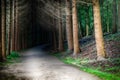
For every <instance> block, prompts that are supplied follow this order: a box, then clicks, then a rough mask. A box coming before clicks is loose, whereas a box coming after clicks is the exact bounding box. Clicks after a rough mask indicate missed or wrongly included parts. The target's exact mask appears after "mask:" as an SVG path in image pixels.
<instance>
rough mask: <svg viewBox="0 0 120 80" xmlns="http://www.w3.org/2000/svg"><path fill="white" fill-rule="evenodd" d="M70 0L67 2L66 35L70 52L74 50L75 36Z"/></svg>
mask: <svg viewBox="0 0 120 80" xmlns="http://www.w3.org/2000/svg"><path fill="white" fill-rule="evenodd" d="M70 6H71V5H70V0H66V34H67V42H68V50H70V51H71V50H73V35H72V16H71V11H70V10H71V9H70Z"/></svg>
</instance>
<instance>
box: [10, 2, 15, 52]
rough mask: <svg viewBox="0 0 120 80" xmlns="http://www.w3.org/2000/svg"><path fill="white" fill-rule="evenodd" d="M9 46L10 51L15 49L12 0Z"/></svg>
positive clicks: (12, 3)
mask: <svg viewBox="0 0 120 80" xmlns="http://www.w3.org/2000/svg"><path fill="white" fill-rule="evenodd" d="M11 5H12V6H11V47H10V51H14V50H15V30H14V27H15V26H14V7H15V6H14V0H13V1H12V2H11Z"/></svg>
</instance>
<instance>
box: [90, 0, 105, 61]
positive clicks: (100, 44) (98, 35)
mask: <svg viewBox="0 0 120 80" xmlns="http://www.w3.org/2000/svg"><path fill="white" fill-rule="evenodd" d="M92 1H93V12H94V28H95V40H96V48H97V56H98V59H104V58H105V56H106V52H105V47H104V39H103V32H102V25H101V16H100V5H99V0H92Z"/></svg>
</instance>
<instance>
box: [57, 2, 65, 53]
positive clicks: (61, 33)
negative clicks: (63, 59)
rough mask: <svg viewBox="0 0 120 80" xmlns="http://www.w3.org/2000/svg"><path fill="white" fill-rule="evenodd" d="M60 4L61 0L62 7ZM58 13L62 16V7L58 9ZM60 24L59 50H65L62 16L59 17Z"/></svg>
mask: <svg viewBox="0 0 120 80" xmlns="http://www.w3.org/2000/svg"><path fill="white" fill-rule="evenodd" d="M60 4H61V0H59V3H58V5H59V7H60ZM58 15H59V17H61V8H59V10H58ZM58 26H59V43H58V44H59V46H58V49H59V51H63V50H64V46H63V32H62V20H61V18H59V19H58Z"/></svg>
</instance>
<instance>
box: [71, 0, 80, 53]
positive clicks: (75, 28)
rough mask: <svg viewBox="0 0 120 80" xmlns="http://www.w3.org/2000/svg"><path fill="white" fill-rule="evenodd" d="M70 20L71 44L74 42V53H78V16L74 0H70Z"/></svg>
mask: <svg viewBox="0 0 120 80" xmlns="http://www.w3.org/2000/svg"><path fill="white" fill-rule="evenodd" d="M72 20H73V44H74V55H77V54H79V53H80V46H79V38H78V17H77V8H76V0H72Z"/></svg>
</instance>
